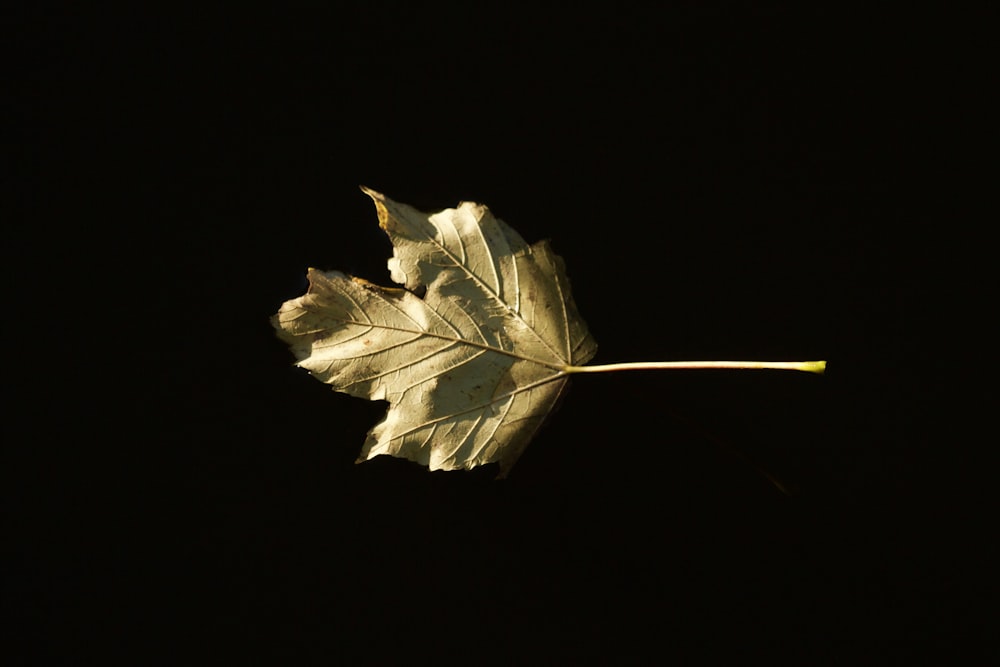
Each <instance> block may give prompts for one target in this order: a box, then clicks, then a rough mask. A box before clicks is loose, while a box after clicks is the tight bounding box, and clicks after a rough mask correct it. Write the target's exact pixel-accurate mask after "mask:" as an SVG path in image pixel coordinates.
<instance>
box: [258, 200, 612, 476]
mask: <svg viewBox="0 0 1000 667" xmlns="http://www.w3.org/2000/svg"><path fill="white" fill-rule="evenodd" d="M362 190H364V192H365V193H367V194H368V195H369V196H370V197H371V198H372V199H373V200H374V202H375V207H376V209H377V211H378V217H379V225H380V226H381V227H382V229H383V230H385V231H386V233H387V234H388V235H389V238H390V240H391V241H392V244H393V248H394V249H393V257H392V258H391V259H390V260H389V263H388V264H389V271H390V275H391V277H392V280H394V281H395V282H396V283H398V284H400V285H402V286H403V289H400V288H387V287H379V286H378V285H374V284H372V283H369V282H367V281H365V280H362V279H360V278H352V277H349V276H346V275H344V274H342V273H338V272H336V271H329V272H323V271H318V270H316V269H310V270H309V290H308V292H307V293H306V295H305V296H302V297H299V298H297V299H293V300H291V301H288V302H287V303H285V304H284V305H283V306H282V307H281V310H280V311H279V312H278V314H277V315H276V316H275V317H274V318H273V320H272V323H273V324H274V326H275V328H276V329H277V330H278V332H279V335H280V336H281V338H283V339H284V340H285V341H287V342H288V343H289V345H290V346H291V348H292V351H293V352H294V354H295V356H296V358H297V359H298V365H299V366H302V367H303V368H306V369H308V370H309V371H310V372H311V373H312V374H313V375H315V376H316V377H317V378H318V379H319V380H321V381H323V382H325V383H327V384H330V385H331V386H332V387H333V388H334V389H335V390H337V391H342V392H345V393H348V394H351V395H353V396H360V397H363V398H368V399H372V400H386V401H388V402H389V410H388V412H387V414H386V416H385V419H383V420H382V421H381V422H380V423H379V424H378V425H376V426H375V427H374V428H373V429H372V430H371V431H370V432H369V434H368V438H367V440H366V441H365V444H364V446H363V448H362V450H361V455H360V457H359V459H358V461H359V462H360V461H364V460H368V459H371V458H372V457H375V456H379V455H381V454H389V455H391V456H398V457H401V458H405V459H409V460H411V461H416V462H417V463H420V464H423V465H426V466H429V467H430V469H431V470H455V469H461V468H473V467H475V466H479V465H483V464H487V463H492V462H499V464H500V474H501V476H503V475H506V474H507V472H508V471H509V470H510V468H511V466H513V465H514V463H515V462H516V461H517V459H518V457H519V456H520V454H521V452H522V451H524V448H525V447H526V446H527V445H528V442H529V441H530V440H531V438H532V436H533V435H534V434H535V432H536V431H537V430H538V427H539V426H540V425H541V423H542V421H543V420H544V419H545V416H546V415H547V414H548V412H549V411H550V410H551V409H552V406H553V405H554V404H555V402H556V400H557V399H558V397H559V395H560V393H561V392H562V391H563V388H564V387H565V384H566V382H567V379H568V378H567V372H566V369H567V368H568V367H576V366H579V365H582V364H584V363H586V362H587V361H588V360H589V359H590V358H591V357H593V356H594V353H595V351H596V349H597V344H596V343H595V341H594V339H593V338H592V337H591V336H590V334H589V332H588V331H587V326H586V325H585V324H584V322H583V320H582V319H581V318H580V315H579V313H577V310H576V306H575V305H574V303H573V298H572V296H571V295H570V288H569V281H568V280H567V278H566V273H565V268H564V265H563V262H562V260H561V259H560V258H559V257H558V256H556V255H555V254H554V253H553V252H552V250H551V249H550V248H549V245H548V243H547V242H545V241H542V242H540V243H536V244H534V245H531V246H529V245H528V244H527V243H525V241H524V239H522V238H521V236H520V235H519V234H518V233H517V232H515V231H514V230H513V229H511V228H510V227H509V226H508V225H507V224H505V223H504V222H503V221H501V220H498V219H497V218H495V217H494V216H493V214H492V213H490V211H489V209H487V208H486V207H485V206H481V205H479V204H473V203H469V202H464V203H461V204H459V206H458V208H456V209H447V210H444V211H441V212H440V213H436V214H433V215H429V216H428V215H427V214H423V213H420V212H418V211H416V210H415V209H413V208H411V207H410V206H407V205H405V204H399V203H396V202H394V201H392V200H391V199H389V198H387V197H385V196H383V195H381V194H379V193H377V192H374V191H372V190H369V189H367V188H362ZM425 289H426V291H425V292H424V290H425ZM418 294H423V297H422V298H421V297H420V296H417V295H418Z"/></svg>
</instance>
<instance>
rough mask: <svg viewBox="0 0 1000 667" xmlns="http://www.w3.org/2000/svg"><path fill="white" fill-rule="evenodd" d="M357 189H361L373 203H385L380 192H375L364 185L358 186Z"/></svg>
mask: <svg viewBox="0 0 1000 667" xmlns="http://www.w3.org/2000/svg"><path fill="white" fill-rule="evenodd" d="M358 187H359V188H361V191H362V192H364V193H365V194H366V195H368V196H369V197H371V198H372V199H374V200H375V201H385V195H383V194H382V193H381V192H375V191H374V190H372V189H371V188H369V187H368V186H366V185H359V186H358Z"/></svg>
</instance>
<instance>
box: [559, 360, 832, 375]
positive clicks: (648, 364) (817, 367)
mask: <svg viewBox="0 0 1000 667" xmlns="http://www.w3.org/2000/svg"><path fill="white" fill-rule="evenodd" d="M704 368H739V369H762V368H767V369H775V370H785V371H806V372H808V373H818V374H822V373H823V371H825V370H826V362H825V361H636V362H631V363H624V364H601V365H595V366H566V367H564V368H563V369H562V370H563V372H564V373H611V372H614V371H644V370H677V369H704Z"/></svg>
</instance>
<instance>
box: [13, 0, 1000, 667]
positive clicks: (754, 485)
mask: <svg viewBox="0 0 1000 667" xmlns="http://www.w3.org/2000/svg"><path fill="white" fill-rule="evenodd" d="M975 24H976V21H975V19H974V18H968V19H962V20H959V21H957V22H955V23H954V24H952V23H951V22H944V21H939V20H937V19H936V17H932V16H924V17H913V16H892V17H874V16H871V15H867V14H863V13H850V12H846V11H841V12H840V13H838V12H833V11H815V12H810V13H800V14H788V13H786V12H782V11H778V10H776V9H759V10H756V11H753V12H748V11H741V12H731V11H722V10H718V11H700V12H698V13H691V12H687V11H671V12H667V11H664V10H657V11H655V12H654V11H650V10H639V9H634V8H628V7H613V8H603V9H584V8H582V7H577V8H565V9H562V10H556V9H544V10H539V9H537V8H536V9H533V10H530V11H519V10H512V9H504V8H502V7H501V6H500V5H497V6H495V7H494V8H492V9H475V10H472V9H464V10H461V9H454V10H450V11H447V12H436V11H430V10H428V9H426V8H420V7H417V6H416V5H414V6H411V7H409V8H393V9H389V8H382V9H374V8H365V7H362V6H345V7H337V8H335V9H334V8H316V7H313V8H310V9H296V10H291V9H282V10H275V11H273V12H267V11H251V10H247V9H242V10H240V11H239V12H237V13H233V14H227V13H222V12H218V13H211V12H206V11H194V10H192V11H191V12H190V13H184V12H181V11H176V12H173V13H170V14H158V13H154V12H152V11H150V10H146V9H133V10H131V11H130V12H125V13H120V12H108V13H106V14H102V13H100V12H96V11H87V12H80V11H73V10H67V9H61V10H58V11H48V10H46V11H45V12H44V13H43V12H41V11H40V12H39V14H38V16H36V17H35V18H34V20H33V21H31V22H30V23H29V24H25V28H24V29H23V30H21V31H18V34H16V35H15V36H14V37H13V40H12V41H13V42H14V43H15V44H16V45H17V46H19V47H23V49H21V50H19V54H18V60H17V64H18V65H19V66H20V67H19V74H20V75H21V76H18V77H15V78H14V79H12V80H11V81H12V83H13V86H14V88H15V90H14V93H15V94H14V95H12V96H11V99H12V100H13V103H12V105H11V107H12V108H13V110H14V113H15V118H16V120H17V121H19V122H18V123H17V124H16V125H15V126H14V127H15V128H16V130H15V133H16V134H17V135H18V137H17V138H19V139H26V141H23V142H16V143H13V142H12V144H11V145H12V146H14V145H17V146H24V147H25V148H24V149H20V148H18V149H15V151H14V157H15V160H14V164H15V166H16V168H17V170H18V172H17V177H18V178H21V177H22V176H23V177H24V178H25V181H24V186H25V187H23V188H19V189H18V190H17V194H16V195H15V196H14V197H12V198H11V200H10V201H12V202H13V204H14V213H15V217H13V218H11V219H12V220H14V224H12V225H11V228H10V231H9V239H10V243H9V245H8V246H7V253H8V254H9V257H8V258H7V259H8V260H9V261H8V262H6V266H7V267H8V271H9V273H8V281H7V282H8V284H9V285H10V286H13V288H14V289H13V292H14V294H13V295H12V298H11V301H10V302H9V303H10V309H11V312H12V313H25V314H26V317H25V318H22V319H21V320H19V321H21V322H25V321H27V322H29V324H28V325H21V326H14V327H12V329H13V331H12V332H11V333H13V334H14V336H16V337H20V336H23V339H21V338H18V339H17V343H16V347H14V348H13V349H15V350H17V352H15V353H14V354H13V356H14V357H15V359H14V361H16V362H20V363H15V364H13V365H12V366H13V367H14V368H16V369H20V370H23V371H26V372H24V373H18V374H15V375H13V376H12V377H14V378H15V382H14V383H12V385H13V386H17V387H18V388H19V391H18V392H17V393H18V395H19V397H21V398H24V399H25V400H24V401H23V402H22V403H20V405H18V406H17V407H16V409H15V410H14V411H15V412H16V414H15V415H13V418H12V419H11V420H9V421H8V431H9V435H10V436H11V437H9V438H5V440H7V444H6V445H5V450H6V453H5V458H6V459H7V463H6V464H5V469H6V471H8V472H9V473H11V475H12V477H14V483H13V484H10V485H8V486H7V491H6V492H5V495H6V496H7V500H6V501H5V507H6V508H7V510H8V517H9V525H10V531H9V534H10V537H11V538H12V539H11V541H10V546H8V547H7V555H8V556H9V557H10V558H9V561H10V565H9V566H8V567H6V568H5V575H4V576H5V579H6V581H7V583H6V584H5V587H6V590H7V593H5V595H4V605H5V611H6V612H7V613H8V614H9V615H10V616H11V617H12V619H13V620H14V622H13V623H11V624H8V631H9V632H10V639H11V644H10V646H11V647H12V651H14V652H16V653H15V654H16V655H18V656H21V657H23V658H24V659H25V660H26V663H25V664H57V663H58V662H59V660H60V659H65V660H69V661H70V663H73V664H79V662H78V660H79V659H82V658H84V657H89V656H94V657H100V658H102V659H104V660H109V661H119V660H120V661H122V662H128V663H129V664H187V663H204V664H220V663H222V662H232V661H236V660H238V661H239V662H246V661H250V662H259V663H260V664H300V663H303V662H310V661H311V660H313V659H315V660H323V661H324V662H344V663H348V664H352V663H356V662H367V661H371V662H386V661H398V662H404V663H411V662H426V663H439V662H443V663H447V662H456V663H461V664H477V663H493V662H498V663H529V664H549V663H579V662H585V661H590V662H595V661H596V662H603V663H617V662H632V661H638V662H647V661H652V660H657V661H660V660H662V661H668V660H681V661H683V662H690V661H694V660H704V661H706V662H718V663H723V662H733V661H737V662H757V661H765V660H766V661H767V662H769V663H770V662H779V663H781V662H788V663H796V664H817V663H819V664H822V663H826V662H838V663H840V664H845V662H846V661H848V660H850V661H851V662H852V663H853V662H854V660H856V659H861V660H862V661H868V662H877V663H878V664H885V662H883V661H884V660H886V659H892V658H903V657H910V658H912V657H916V656H923V657H927V656H939V655H940V656H949V657H950V658H951V659H955V658H959V661H960V662H965V660H964V659H963V658H962V657H961V656H963V655H971V653H972V652H973V651H974V650H975V648H974V647H976V646H977V642H978V640H980V639H983V638H985V636H986V635H985V632H986V625H985V622H986V617H984V616H983V615H982V613H981V612H980V611H979V610H978V609H977V605H978V604H979V603H981V602H983V601H984V600H985V599H987V596H989V595H991V594H992V592H993V589H991V588H990V582H989V581H988V580H987V579H985V578H984V577H982V576H980V575H979V572H980V566H981V565H983V564H986V563H989V562H990V560H991V558H992V557H994V556H995V548H994V547H993V545H992V543H991V542H990V539H989V536H990V535H991V533H992V532H994V531H993V530H991V529H989V528H988V524H987V523H979V522H978V521H979V518H980V512H981V510H982V507H983V505H982V502H983V499H984V498H985V492H984V490H983V487H980V486H977V485H976V484H975V483H973V482H972V479H973V478H974V476H973V475H972V474H971V473H972V472H973V470H975V469H976V468H978V467H980V465H981V464H980V463H979V461H978V456H977V455H976V453H975V452H976V447H977V446H982V441H981V438H980V439H978V440H976V441H975V442H972V441H970V440H969V439H967V436H966V435H965V434H964V431H963V430H962V428H961V419H960V418H956V417H952V416H949V415H950V412H949V410H950V409H951V408H952V407H955V405H957V402H953V403H948V402H947V401H944V400H942V396H941V393H940V392H939V390H940V389H942V388H944V389H945V390H946V391H948V392H951V391H952V389H951V388H949V386H948V385H946V384H942V383H943V382H944V381H943V380H940V379H935V380H934V381H933V382H931V381H930V380H929V378H930V377H931V376H934V377H935V378H938V377H939V376H937V375H936V374H937V373H944V372H945V371H946V370H947V366H948V365H949V363H950V361H949V362H945V361H938V360H939V359H942V358H944V359H952V358H954V356H955V354H956V353H958V352H959V350H957V349H955V348H948V349H946V350H942V349H940V347H936V346H935V345H934V344H932V343H929V341H932V340H934V338H935V334H934V332H935V331H937V327H939V326H940V322H941V320H942V318H944V317H946V316H945V315H942V313H943V312H944V311H945V310H947V308H945V305H946V304H947V303H949V302H950V301H951V298H952V294H953V293H952V292H951V291H950V288H948V287H946V285H947V284H948V280H949V279H950V278H953V277H954V276H955V274H956V272H961V271H963V270H965V269H959V268H956V266H955V264H954V263H951V262H949V261H943V259H942V258H946V257H950V252H951V250H950V244H952V243H953V242H954V241H955V240H956V239H963V238H964V235H965V233H966V231H967V229H966V228H965V227H964V224H965V223H963V222H962V221H963V220H965V219H966V218H965V217H964V216H963V215H962V214H961V211H959V210H957V205H956V198H955V197H954V191H953V190H952V189H950V187H949V186H948V185H947V184H951V183H955V182H957V181H960V180H961V179H963V178H965V177H966V176H967V174H968V173H970V172H971V170H970V169H969V167H968V165H967V164H966V163H963V162H962V161H960V160H957V159H954V158H953V157H951V150H952V149H953V148H954V147H955V144H956V143H959V144H960V143H962V142H964V141H968V140H969V139H970V137H969V135H968V134H963V133H965V132H967V130H966V127H967V126H968V125H969V124H970V123H971V122H972V121H973V120H974V119H975V117H976V114H977V113H981V112H979V111H978V106H977V104H976V103H975V101H974V100H971V101H969V100H967V101H965V102H962V103H961V104H959V103H958V102H956V101H955V100H956V99H958V97H957V95H958V93H957V90H958V86H959V83H958V81H959V79H960V75H961V74H962V73H963V72H964V71H966V65H967V64H968V62H969V60H974V59H975V55H974V54H971V53H969V54H967V53H966V52H965V51H959V50H957V49H958V48H963V49H964V48H965V47H967V46H972V47H975V46H976V40H975V38H974V36H973V35H974V29H973V28H974V26H975ZM956 45H961V46H960V47H957V46H956ZM963 94H964V92H963ZM956 110H957V111H958V113H956ZM17 182H18V183H19V184H20V181H17ZM359 184H364V185H367V186H370V187H372V188H375V189H377V190H379V191H381V192H384V193H386V194H387V195H388V196H390V197H392V198H394V199H396V200H398V201H402V202H406V203H410V204H412V205H415V206H416V207H418V208H420V209H423V210H438V209H441V208H446V207H451V206H454V205H455V204H456V203H457V202H458V201H460V200H470V201H479V202H483V203H486V204H488V205H489V206H490V207H491V209H492V210H493V211H494V212H495V213H496V214H497V215H498V216H499V217H501V218H502V219H504V220H506V221H507V222H508V223H510V224H511V225H512V226H513V227H514V228H516V229H517V230H518V231H520V232H521V234H522V235H523V236H525V238H526V239H527V240H528V241H536V240H539V239H542V238H550V239H552V243H553V246H554V248H555V250H556V252H558V253H559V254H560V255H562V256H563V257H564V259H565V260H566V262H567V265H568V271H569V275H570V278H571V280H572V281H573V287H574V293H575V297H576V301H577V304H578V305H579V308H580V311H581V313H582V314H583V316H584V317H585V319H586V321H587V323H588V325H589V326H590V329H591V331H592V332H593V334H594V335H595V337H596V339H597V341H598V343H599V350H598V356H597V358H596V359H595V360H594V362H595V363H610V362H615V361H635V360H683V359H731V358H736V359H774V360H779V359H780V360H796V359H819V358H823V359H828V360H829V363H830V366H829V371H828V373H827V375H826V376H824V377H816V376H811V375H806V374H798V373H783V372H742V373H741V372H686V371H685V372H672V373H631V374H617V375H601V376H597V375H595V376H592V377H583V378H579V379H576V380H574V382H573V385H572V387H571V391H570V392H569V394H568V396H567V397H566V400H565V401H564V402H563V403H562V405H561V407H560V409H559V410H558V411H557V412H556V413H555V414H554V415H553V416H552V418H551V419H550V420H549V422H548V423H547V425H546V427H545V428H544V429H543V430H542V432H541V433H540V434H539V436H538V438H537V439H536V441H535V442H534V443H533V444H532V445H531V446H530V447H529V448H528V450H527V452H526V453H525V455H524V456H523V457H522V459H521V460H520V462H519V463H518V465H517V466H516V467H515V468H514V471H513V473H512V475H511V476H510V478H509V479H507V480H505V481H503V482H496V481H493V476H494V475H495V473H496V471H495V470H493V469H489V468H486V469H480V470H476V471H473V472H471V473H429V472H427V471H425V470H423V469H421V468H419V467H417V466H414V465H412V464H409V463H407V462H405V461H399V460H392V459H385V458H382V459H377V460H375V461H372V462H369V463H365V464H363V465H357V466H356V465H354V463H353V461H354V458H355V457H356V455H357V452H358V450H359V449H360V446H361V444H362V442H363V440H364V436H365V432H366V431H367V429H368V428H370V427H371V426H372V425H373V424H374V423H376V422H377V421H378V420H379V418H380V416H381V414H382V413H383V412H384V406H383V405H380V404H371V403H366V402H364V401H360V400H357V399H353V398H349V397H346V396H343V395H339V394H335V393H333V392H331V391H330V390H329V389H328V388H326V387H324V386H322V385H321V384H319V383H317V382H315V381H314V380H312V379H311V378H309V377H308V376H307V375H306V374H305V373H304V372H302V371H299V370H297V369H294V368H293V367H292V366H291V356H290V354H289V353H288V351H287V350H286V349H285V347H284V346H283V345H282V344H281V343H280V342H279V341H277V340H276V339H275V337H274V335H273V331H272V329H271V327H270V325H269V323H268V318H269V316H270V315H271V314H272V313H274V312H275V311H276V310H277V308H278V307H279V305H280V304H281V303H282V302H283V301H284V300H286V299H289V298H292V297H295V296H298V295H299V294H300V293H302V292H303V291H304V289H305V278H304V273H305V269H306V267H308V266H316V267H320V268H330V269H334V268H335V269H340V270H344V271H347V272H349V273H352V274H355V275H359V276H362V277H365V278H368V279H370V280H372V281H375V282H381V283H386V282H387V281H388V274H387V272H386V270H385V259H386V257H388V256H389V254H390V253H391V249H390V247H389V245H388V243H387V241H386V240H385V238H384V235H383V234H382V233H381V231H380V230H379V229H378V226H377V219H376V215H375V211H374V208H373V206H372V205H371V202H370V201H369V200H368V198H367V197H365V196H364V195H363V194H362V193H361V192H359V191H358V189H357V186H358V185H359ZM942 220H947V221H948V222H947V224H945V225H942ZM26 257H27V258H28V261H27V262H26V264H27V266H25V264H22V263H21V261H20V260H23V259H25V258H26ZM969 263H970V264H971V263H972V262H971V261H970V262H969ZM18 267H20V268H18ZM965 268H966V269H967V268H968V267H965ZM27 314H30V317H28V316H27ZM927 334H930V335H927ZM949 354H950V355H951V356H950V357H949ZM942 377H943V376H942ZM984 395H985V394H984ZM985 401H986V399H984V398H980V399H978V402H976V400H975V399H973V400H972V401H971V402H969V403H962V404H961V407H962V408H963V410H964V411H966V412H974V411H976V410H977V409H981V408H983V407H984V406H985V407H988V406H987V405H986V402H985ZM761 471H766V472H767V473H768V474H770V475H772V476H773V477H775V478H776V479H778V480H781V483H782V484H784V485H785V486H786V487H787V488H788V489H789V491H790V493H788V494H783V493H782V492H780V491H778V489H776V488H775V486H774V485H772V484H771V482H769V481H768V479H767V477H766V475H765V474H764V473H762V472H761ZM67 664H69V663H67Z"/></svg>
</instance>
